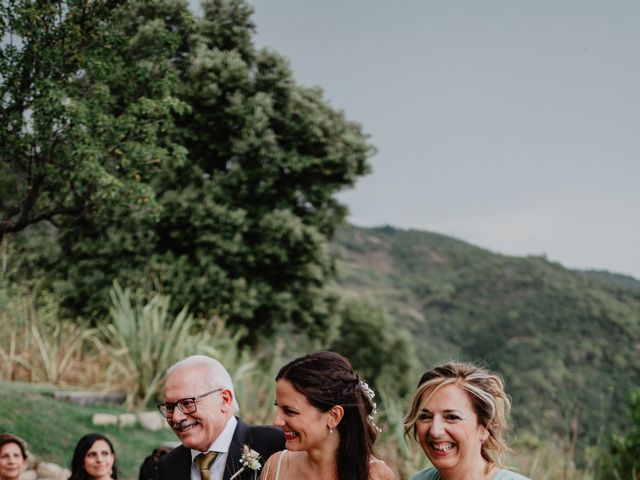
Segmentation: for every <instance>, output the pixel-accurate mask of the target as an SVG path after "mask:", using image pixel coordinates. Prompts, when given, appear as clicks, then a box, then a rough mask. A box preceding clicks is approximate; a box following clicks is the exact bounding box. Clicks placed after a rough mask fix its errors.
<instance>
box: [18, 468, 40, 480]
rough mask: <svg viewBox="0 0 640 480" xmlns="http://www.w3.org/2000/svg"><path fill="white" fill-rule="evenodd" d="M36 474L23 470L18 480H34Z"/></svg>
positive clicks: (33, 471) (36, 476)
mask: <svg viewBox="0 0 640 480" xmlns="http://www.w3.org/2000/svg"><path fill="white" fill-rule="evenodd" d="M37 478H38V474H37V473H36V471H35V470H25V471H24V472H22V473H21V474H20V480H36V479H37Z"/></svg>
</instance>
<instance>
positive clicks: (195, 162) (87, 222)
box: [2, 0, 373, 334]
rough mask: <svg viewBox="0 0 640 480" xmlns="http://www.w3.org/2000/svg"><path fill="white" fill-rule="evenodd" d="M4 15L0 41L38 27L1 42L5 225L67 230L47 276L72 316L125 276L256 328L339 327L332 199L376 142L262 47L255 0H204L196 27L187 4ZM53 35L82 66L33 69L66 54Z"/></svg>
mask: <svg viewBox="0 0 640 480" xmlns="http://www.w3.org/2000/svg"><path fill="white" fill-rule="evenodd" d="M96 8H102V9H103V10H105V11H103V12H101V13H100V14H98V13H95V14H93V13H92V14H89V12H88V9H96ZM3 9H4V12H3V13H6V12H9V13H11V15H12V16H11V19H12V20H11V21H9V22H5V23H4V24H3V28H4V30H3V36H5V35H6V34H7V32H9V31H10V30H11V29H14V30H16V31H17V30H19V27H20V28H22V25H23V23H24V22H25V21H27V20H28V19H29V18H31V17H34V18H37V19H38V20H37V21H36V20H35V19H34V20H33V21H32V22H33V24H32V25H30V26H29V27H28V28H26V27H25V28H24V29H23V30H20V32H19V33H20V35H21V36H22V37H24V38H25V39H26V40H28V42H27V41H26V40H21V41H18V42H14V44H15V46H14V47H11V48H10V47H9V46H8V45H7V47H6V48H5V47H3V60H2V62H3V63H2V72H3V73H2V82H3V83H2V89H3V94H4V95H3V98H5V99H7V98H8V99H9V100H10V103H11V105H7V106H8V107H10V108H5V109H4V110H5V111H6V112H7V113H3V116H5V115H6V116H7V119H8V120H9V121H8V122H5V125H7V126H6V127H4V130H3V143H7V144H10V148H9V149H7V150H6V154H5V153H3V157H2V170H3V172H2V173H3V174H4V175H3V176H2V178H4V179H5V180H3V186H4V183H6V184H7V185H10V184H13V185H14V187H12V188H9V189H8V190H6V191H7V192H10V194H9V195H4V194H3V198H2V214H3V220H2V221H3V224H2V225H3V227H4V231H5V232H15V231H18V230H20V229H23V228H25V226H27V225H28V224H30V223H35V222H37V221H40V220H49V221H52V222H55V223H56V225H57V228H56V229H55V241H56V243H57V245H58V248H59V250H58V251H59V254H58V255H57V256H56V258H49V259H46V267H45V268H46V270H47V271H48V272H49V281H50V284H51V285H55V288H56V289H57V291H58V293H59V294H60V295H61V296H62V298H63V300H64V304H65V305H66V306H67V308H69V309H71V310H72V311H73V312H76V313H81V314H84V315H87V316H89V317H93V318H95V317H96V316H99V315H101V314H104V311H105V305H106V304H107V302H108V295H107V291H108V288H109V287H110V285H111V283H112V281H113V280H114V279H117V280H119V281H120V282H121V283H123V284H125V285H131V286H149V285H153V286H154V287H155V288H158V289H161V290H162V291H164V292H165V293H170V294H171V295H172V296H173V297H174V300H175V301H174V304H175V305H180V306H182V305H188V306H189V307H190V309H191V310H192V311H195V312H200V313H203V314H211V313H215V314H218V315H220V316H223V317H226V318H228V319H229V320H230V321H231V323H232V324H235V325H243V326H246V327H247V328H248V329H250V330H251V331H252V332H254V331H257V332H260V333H265V332H266V333H268V332H270V331H272V328H273V326H274V324H275V323H277V322H290V323H292V324H295V325H297V326H298V327H299V328H301V329H304V330H307V331H309V332H311V333H312V334H321V333H322V332H326V331H327V328H326V327H327V325H328V324H329V323H331V321H332V318H333V315H334V312H335V308H334V304H335V299H334V297H333V295H332V294H330V293H329V292H328V291H327V290H326V289H325V284H326V281H327V279H328V278H330V277H331V276H332V274H333V262H332V260H331V256H330V254H329V252H328V246H327V245H328V240H329V239H330V238H331V237H332V236H333V233H334V231H335V228H336V227H337V226H338V225H339V224H340V223H342V222H343V220H344V217H345V213H346V210H345V207H344V206H343V205H342V204H340V203H339V202H338V201H337V200H336V198H335V193H336V192H338V191H340V190H341V189H344V188H345V187H349V186H352V185H353V184H354V182H355V181H356V180H357V178H358V177H359V176H361V175H363V174H365V173H366V172H367V171H368V164H367V158H368V157H369V156H370V155H371V154H372V152H373V148H372V147H371V145H369V144H368V142H367V138H366V136H365V135H364V134H363V132H362V129H361V127H360V126H359V125H358V124H357V123H354V122H352V121H349V120H347V119H346V118H345V115H344V114H343V113H342V112H341V111H339V110H336V109H335V108H333V107H332V106H331V105H329V104H328V102H327V101H326V100H324V99H323V96H322V92H321V91H320V90H319V89H317V88H308V87H303V86H300V85H298V84H297V83H296V82H295V80H294V78H293V76H292V73H291V70H290V68H289V66H288V63H287V61H286V59H285V58H283V57H282V56H280V55H279V54H277V53H276V52H273V51H270V50H268V49H257V48H256V47H255V46H254V44H253V42H252V35H253V32H254V29H255V26H254V24H253V23H252V21H251V14H252V9H251V7H250V6H249V5H248V4H247V3H245V2H244V1H242V0H208V1H205V2H203V4H202V12H203V13H202V16H201V17H197V16H195V15H194V14H193V13H192V12H191V11H190V10H189V9H188V5H187V3H186V2H184V1H180V0H158V1H143V2H134V3H131V2H126V3H124V2H106V1H103V2H81V1H59V2H57V3H56V4H55V8H53V7H52V9H51V10H52V13H51V14H50V16H49V17H46V19H45V18H44V17H42V18H41V17H40V15H41V14H40V13H38V12H39V5H38V3H37V2H30V1H27V0H16V1H14V2H11V3H9V4H6V5H5V4H4V3H3ZM106 10H109V11H110V12H111V14H107V12H106ZM60 12H63V13H62V14H61V13H60ZM56 15H57V16H56ZM87 17H88V18H89V19H87ZM51 19H58V20H57V23H56V22H53V23H51V21H52V20H51ZM99 19H101V20H99ZM11 22H13V23H11ZM37 22H40V23H37ZM51 25H54V27H55V29H57V30H56V31H58V30H59V31H61V32H67V31H69V32H71V33H68V34H66V33H65V34H62V33H60V34H59V35H58V36H59V37H60V38H61V39H60V40H59V44H61V45H64V47H65V48H68V50H69V51H70V53H69V56H70V57H71V59H72V60H73V61H71V60H69V61H68V62H67V63H65V62H63V61H60V62H59V63H55V62H53V60H51V61H52V62H53V63H55V69H54V70H55V72H56V74H55V75H52V74H50V72H49V70H47V69H45V68H40V69H36V68H32V69H31V70H28V69H27V67H25V66H24V65H27V66H29V65H31V63H29V61H28V58H27V57H28V51H27V50H28V49H27V46H29V48H30V49H31V51H33V52H40V53H39V55H44V56H47V57H46V58H48V56H50V57H51V58H57V57H56V55H58V56H60V53H59V51H58V50H59V48H58V47H59V45H58V44H56V43H52V40H51V39H50V38H49V37H47V36H46V35H45V34H46V33H47V32H49V30H51V29H52V28H53V27H51ZM31 31H35V32H37V33H36V34H34V35H33V36H29V34H28V32H31ZM55 38H58V37H55ZM21 42H24V43H21ZM69 62H70V63H69ZM20 68H22V70H20ZM25 69H26V70H25ZM23 70H25V71H28V72H29V75H31V77H32V80H31V81H30V82H27V83H26V84H23V85H21V84H19V83H16V82H15V79H16V78H18V77H19V76H20V75H21V73H20V72H22V71H23ZM39 85H45V86H46V88H45V87H41V89H43V90H42V92H40V90H38V87H37V86H39ZM27 98H28V99H29V102H27V101H26V100H24V99H27ZM5 101H6V100H5ZM41 105H42V106H41ZM3 107H4V105H3ZM12 122H13V123H12ZM15 132H19V134H18V135H17V136H16V138H15V139H13V137H12V135H13V134H14V133H15ZM3 150H4V149H3ZM38 172H41V173H38ZM41 178H42V180H40V179H41ZM34 193H35V194H37V195H35V198H37V201H33V200H31V199H32V197H34ZM15 212H18V213H15ZM62 214H68V217H64V218H63V216H62ZM25 215H27V216H26V217H25ZM25 218H27V220H24V219H25Z"/></svg>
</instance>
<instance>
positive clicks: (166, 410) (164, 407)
mask: <svg viewBox="0 0 640 480" xmlns="http://www.w3.org/2000/svg"><path fill="white" fill-rule="evenodd" d="M220 390H222V388H216V389H215V390H211V391H210V392H207V393H203V394H202V395H198V396H197V397H190V398H183V399H181V400H178V401H177V402H164V403H160V404H158V410H160V413H161V414H162V416H163V417H165V418H171V417H173V411H174V410H175V408H176V407H178V410H180V411H181V412H182V413H195V411H196V410H197V409H198V406H197V405H196V402H197V401H198V400H200V399H201V398H203V397H206V396H207V395H211V394H212V393H215V392H219V391H220Z"/></svg>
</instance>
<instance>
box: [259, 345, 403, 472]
mask: <svg viewBox="0 0 640 480" xmlns="http://www.w3.org/2000/svg"><path fill="white" fill-rule="evenodd" d="M373 397H374V393H373V390H371V389H370V388H369V386H368V385H367V384H366V383H364V382H362V381H361V380H360V379H359V378H358V375H357V374H356V373H355V372H354V371H353V369H352V368H351V364H350V363H349V361H348V360H347V359H346V358H344V357H343V356H341V355H338V354H337V353H333V352H316V353H311V354H309V355H305V356H304V357H300V358H297V359H295V360H293V361H292V362H290V363H288V364H286V365H285V366H284V367H282V368H281V369H280V371H279V372H278V375H277V376H276V401H275V405H276V407H277V410H276V415H275V419H274V422H273V424H274V425H275V426H276V427H280V428H281V429H282V430H283V431H284V434H285V440H286V444H285V448H286V450H283V451H282V452H278V453H276V454H274V455H272V456H271V457H270V458H269V460H268V461H267V463H266V465H265V467H264V468H263V471H262V475H261V476H260V479H261V480H297V479H303V478H304V479H322V480H394V479H395V478H396V477H395V475H394V474H393V472H392V471H391V469H390V468H389V467H388V466H387V465H386V464H385V463H384V462H383V461H382V460H379V459H377V458H376V457H375V456H374V453H375V452H374V448H373V445H374V442H375V440H376V437H377V434H378V430H377V427H376V426H375V424H374V423H373V415H374V414H375V403H374V402H373Z"/></svg>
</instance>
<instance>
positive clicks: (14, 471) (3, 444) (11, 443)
mask: <svg viewBox="0 0 640 480" xmlns="http://www.w3.org/2000/svg"><path fill="white" fill-rule="evenodd" d="M26 460H27V448H26V447H25V445H24V442H23V441H22V440H21V439H19V438H18V437H16V436H15V435H11V434H9V433H3V434H0V480H18V479H19V478H20V474H21V473H22V470H23V469H24V464H25V461H26Z"/></svg>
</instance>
